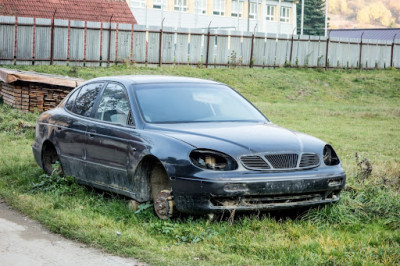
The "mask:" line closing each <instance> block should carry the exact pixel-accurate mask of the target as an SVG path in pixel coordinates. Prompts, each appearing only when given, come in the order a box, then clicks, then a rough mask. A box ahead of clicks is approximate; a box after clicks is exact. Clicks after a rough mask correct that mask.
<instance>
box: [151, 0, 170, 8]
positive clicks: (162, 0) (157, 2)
mask: <svg viewBox="0 0 400 266" xmlns="http://www.w3.org/2000/svg"><path fill="white" fill-rule="evenodd" d="M166 6H167V4H166V0H153V8H157V9H161V8H162V9H164V8H165V7H166Z"/></svg>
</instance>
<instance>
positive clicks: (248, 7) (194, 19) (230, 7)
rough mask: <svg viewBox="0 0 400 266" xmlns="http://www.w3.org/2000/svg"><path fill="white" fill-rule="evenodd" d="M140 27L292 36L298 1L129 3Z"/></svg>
mask: <svg viewBox="0 0 400 266" xmlns="http://www.w3.org/2000/svg"><path fill="white" fill-rule="evenodd" d="M127 3H128V4H129V7H130V8H131V10H132V13H133V15H134V16H135V18H136V20H137V22H138V24H139V25H140V24H141V25H146V26H158V27H160V26H161V24H162V21H164V22H163V26H164V27H165V26H167V27H173V28H181V27H183V28H191V29H195V28H196V29H206V28H208V27H210V28H213V29H216V28H217V29H226V30H238V31H250V32H253V31H254V30H255V31H257V32H265V33H281V34H292V33H293V32H294V30H295V29H296V4H297V1H295V0H249V1H247V0H197V1H194V0H127Z"/></svg>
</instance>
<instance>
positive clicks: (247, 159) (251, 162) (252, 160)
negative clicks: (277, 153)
mask: <svg viewBox="0 0 400 266" xmlns="http://www.w3.org/2000/svg"><path fill="white" fill-rule="evenodd" d="M240 160H241V161H242V163H243V165H244V166H245V167H246V168H248V169H251V170H268V169H270V167H269V165H268V164H267V162H265V161H264V160H263V159H262V158H261V157H260V156H243V157H242V158H240Z"/></svg>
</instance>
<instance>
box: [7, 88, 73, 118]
mask: <svg viewBox="0 0 400 266" xmlns="http://www.w3.org/2000/svg"><path fill="white" fill-rule="evenodd" d="M72 89H73V88H69V87H61V86H53V85H48V84H38V83H28V82H18V85H17V84H6V83H3V82H1V83H0V95H1V96H2V97H3V100H4V103H5V104H7V105H10V106H12V107H14V108H17V109H20V110H22V111H23V112H33V111H34V110H35V109H36V110H37V111H38V112H43V111H47V110H49V109H52V108H54V107H56V106H57V105H58V104H59V103H60V102H61V101H62V100H63V99H64V98H65V96H67V95H68V93H69V92H70V91H71V90H72Z"/></svg>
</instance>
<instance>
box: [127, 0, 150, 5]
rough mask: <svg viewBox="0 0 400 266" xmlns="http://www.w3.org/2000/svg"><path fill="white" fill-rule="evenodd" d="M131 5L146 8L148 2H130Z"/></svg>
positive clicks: (142, 0)
mask: <svg viewBox="0 0 400 266" xmlns="http://www.w3.org/2000/svg"><path fill="white" fill-rule="evenodd" d="M129 5H130V6H131V7H146V0H130V1H129Z"/></svg>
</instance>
